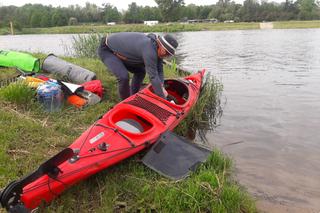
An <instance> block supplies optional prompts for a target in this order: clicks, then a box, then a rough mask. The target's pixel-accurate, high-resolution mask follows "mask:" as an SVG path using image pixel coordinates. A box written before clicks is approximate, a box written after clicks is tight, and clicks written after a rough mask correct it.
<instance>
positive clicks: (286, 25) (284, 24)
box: [273, 20, 320, 29]
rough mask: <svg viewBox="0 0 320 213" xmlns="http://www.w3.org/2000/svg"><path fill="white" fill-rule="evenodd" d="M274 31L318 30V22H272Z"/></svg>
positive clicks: (319, 25)
mask: <svg viewBox="0 0 320 213" xmlns="http://www.w3.org/2000/svg"><path fill="white" fill-rule="evenodd" d="M273 27H274V28H275V29H293V28H295V29H299V28H320V21H319V20H318V21H316V20H315V21H281V22H274V23H273Z"/></svg>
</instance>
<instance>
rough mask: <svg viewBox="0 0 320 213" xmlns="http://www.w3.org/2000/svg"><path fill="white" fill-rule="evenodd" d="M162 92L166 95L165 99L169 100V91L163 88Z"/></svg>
mask: <svg viewBox="0 0 320 213" xmlns="http://www.w3.org/2000/svg"><path fill="white" fill-rule="evenodd" d="M162 92H163V94H164V97H165V98H167V96H168V92H167V90H166V89H165V88H164V87H162Z"/></svg>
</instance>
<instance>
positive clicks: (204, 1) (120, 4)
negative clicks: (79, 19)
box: [0, 0, 284, 10]
mask: <svg viewBox="0 0 320 213" xmlns="http://www.w3.org/2000/svg"><path fill="white" fill-rule="evenodd" d="M217 1H218V0H185V1H184V2H185V3H186V4H191V3H193V4H196V5H211V4H215V3H216V2H217ZM273 1H276V2H282V1H284V0H273ZM86 2H90V3H94V4H96V5H98V6H101V5H102V4H103V3H110V4H112V5H114V6H116V7H117V8H118V9H119V10H122V9H127V8H128V4H130V3H131V2H136V3H137V4H138V5H141V6H146V5H148V6H156V5H157V4H156V3H155V2H154V1H153V0H90V1H88V0H63V1H61V0H42V1H40V0H0V6H8V5H16V6H22V5H24V4H27V3H31V4H36V3H39V4H43V5H49V4H51V5H52V6H54V7H57V6H62V7H66V6H68V5H76V4H78V5H80V6H84V5H85V3H86ZM235 2H236V3H242V2H243V0H235Z"/></svg>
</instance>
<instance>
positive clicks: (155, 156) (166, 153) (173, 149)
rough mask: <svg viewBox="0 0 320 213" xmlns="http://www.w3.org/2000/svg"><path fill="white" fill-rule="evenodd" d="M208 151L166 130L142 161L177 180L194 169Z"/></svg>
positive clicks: (207, 154) (206, 155)
mask: <svg viewBox="0 0 320 213" xmlns="http://www.w3.org/2000/svg"><path fill="white" fill-rule="evenodd" d="M210 153H211V151H210V150H207V149H205V148H203V147H200V146H198V145H196V144H195V143H191V142H189V141H187V140H186V139H184V138H182V137H180V136H178V135H176V134H174V133H173V132H170V131H168V132H165V133H164V134H163V135H162V136H161V137H160V139H159V140H158V141H157V142H156V143H155V144H154V145H153V146H152V148H151V149H150V151H148V153H147V154H146V155H145V156H144V158H143V159H142V162H143V163H144V164H145V165H146V166H148V167H149V168H151V169H153V170H155V171H156V172H158V173H160V174H162V175H164V176H166V177H168V178H170V179H173V180H179V179H182V178H185V177H187V176H188V175H189V173H190V172H191V171H195V169H196V168H197V167H198V166H199V165H200V164H201V163H202V162H204V161H205V160H206V159H207V157H208V156H209V154H210Z"/></svg>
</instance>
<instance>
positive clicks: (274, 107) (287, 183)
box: [0, 29, 320, 213]
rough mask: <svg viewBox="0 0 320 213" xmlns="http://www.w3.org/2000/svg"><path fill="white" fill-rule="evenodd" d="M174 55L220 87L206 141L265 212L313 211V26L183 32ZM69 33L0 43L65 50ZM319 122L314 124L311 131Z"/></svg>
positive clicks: (316, 112)
mask: <svg viewBox="0 0 320 213" xmlns="http://www.w3.org/2000/svg"><path fill="white" fill-rule="evenodd" d="M177 37H178V40H179V43H180V46H179V49H178V52H177V54H178V61H179V63H180V65H181V66H183V67H184V68H186V69H190V70H196V69H201V68H206V69H207V70H208V71H209V72H211V73H212V74H214V75H215V76H216V77H217V78H218V79H220V80H221V82H222V83H223V85H224V92H223V97H222V100H223V105H224V113H223V116H222V118H221V122H220V126H219V127H218V128H217V129H216V130H215V131H214V132H212V133H209V134H208V138H209V141H210V143H211V144H212V145H215V146H217V147H219V148H220V149H222V150H223V151H224V152H225V153H227V154H228V155H229V156H230V157H231V158H233V159H234V160H235V169H236V176H237V180H238V181H239V182H240V183H241V184H242V185H243V186H245V187H246V188H247V189H248V191H249V192H250V193H252V194H253V195H254V196H255V197H256V198H257V200H258V207H259V208H260V209H261V210H263V211H266V212H317V213H318V212H320V202H319V201H320V154H319V153H320V134H319V129H320V29H299V30H247V31H241V30H237V31H211V32H184V33H178V34H177ZM71 39H72V35H22V36H0V49H11V50H25V51H30V52H44V53H55V54H56V55H70V54H72V52H70V51H66V49H65V46H68V45H70V43H71ZM318 128H319V129H318Z"/></svg>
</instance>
